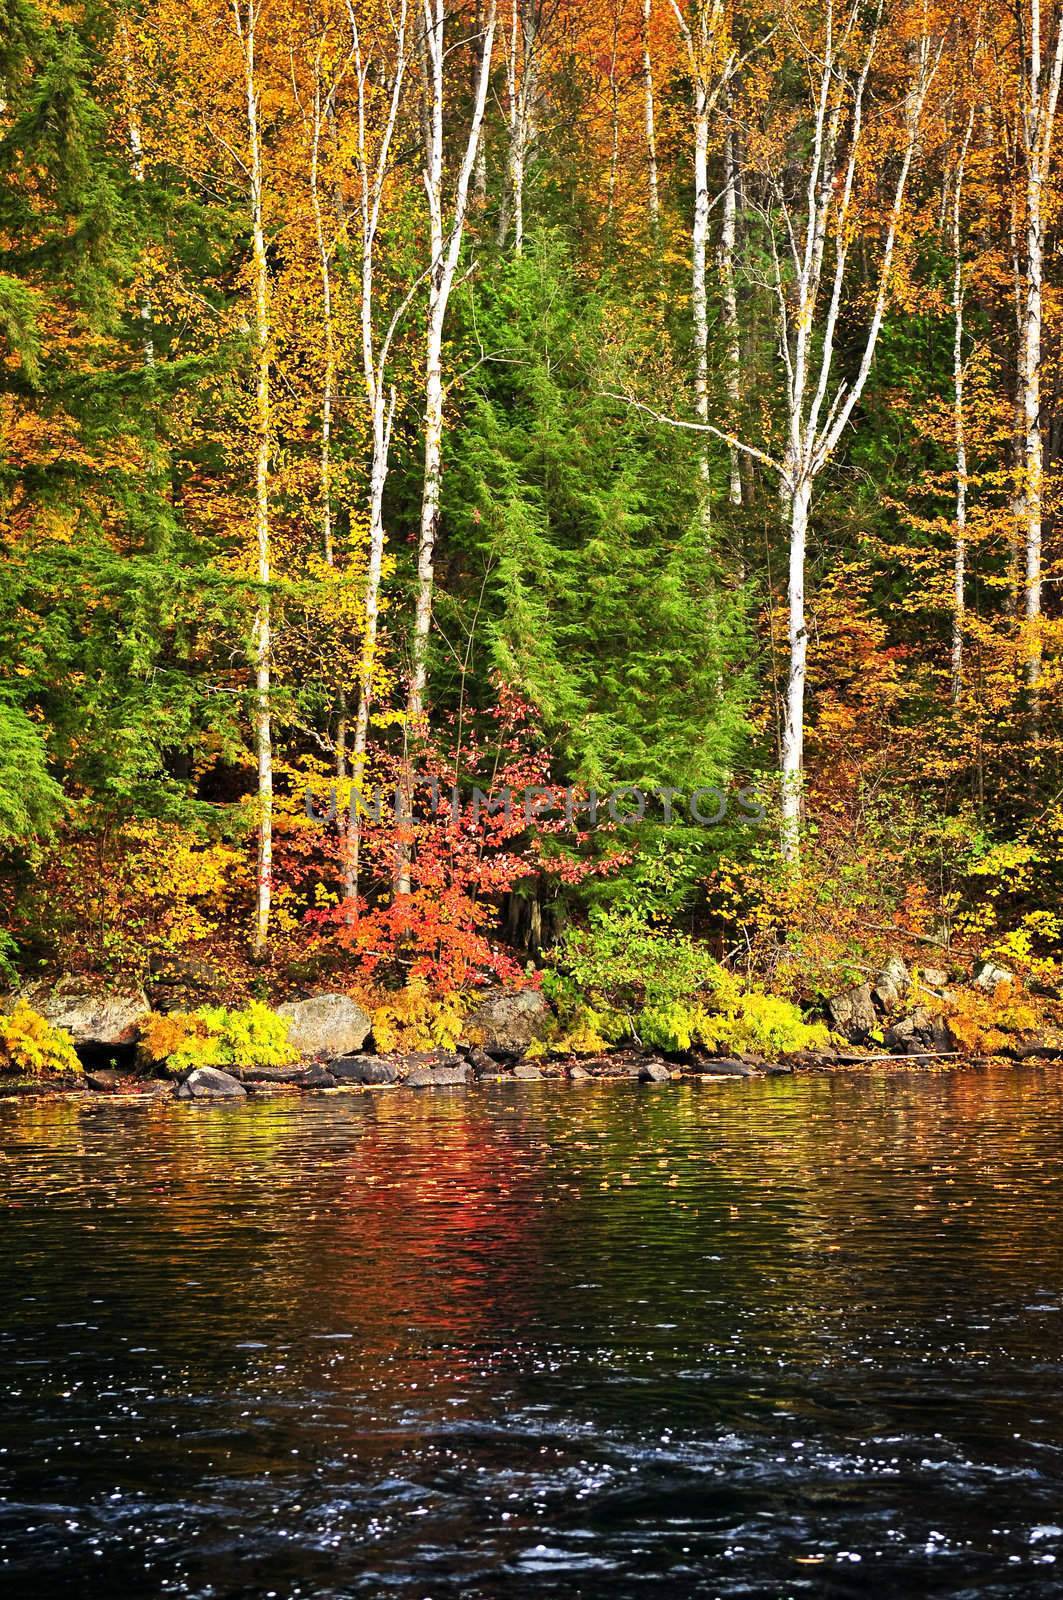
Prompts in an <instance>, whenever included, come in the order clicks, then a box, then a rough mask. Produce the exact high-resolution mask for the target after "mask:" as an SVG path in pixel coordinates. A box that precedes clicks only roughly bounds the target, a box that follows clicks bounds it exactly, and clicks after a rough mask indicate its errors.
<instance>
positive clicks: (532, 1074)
mask: <svg viewBox="0 0 1063 1600" xmlns="http://www.w3.org/2000/svg"><path fill="white" fill-rule="evenodd" d="M513 1077H514V1078H519V1079H520V1081H521V1082H522V1083H534V1082H535V1080H536V1079H537V1078H541V1077H542V1071H541V1069H540V1068H539V1067H537V1066H534V1065H533V1064H532V1062H530V1061H529V1062H527V1063H525V1062H523V1061H522V1062H518V1064H517V1065H516V1066H515V1067H514V1068H513Z"/></svg>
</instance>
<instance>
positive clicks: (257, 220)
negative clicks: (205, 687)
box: [233, 0, 273, 960]
mask: <svg viewBox="0 0 1063 1600" xmlns="http://www.w3.org/2000/svg"><path fill="white" fill-rule="evenodd" d="M240 7H241V0H233V15H234V18H235V24H236V33H237V36H238V38H239V40H240V43H241V46H242V49H243V66H244V88H245V91H246V100H247V145H248V184H249V198H250V205H251V293H252V304H253V317H252V328H253V333H254V361H255V412H254V462H255V500H254V537H255V557H256V577H257V580H258V599H257V602H256V613H255V621H254V628H253V632H252V659H253V665H254V673H255V698H254V706H255V710H254V733H255V756H256V763H257V768H258V863H257V870H256V875H255V922H254V937H253V942H252V951H253V954H254V956H255V958H256V959H258V960H261V959H262V958H263V957H264V956H265V954H266V948H267V943H268V940H269V916H270V901H271V898H272V892H273V738H272V721H271V712H270V691H271V682H270V671H271V615H270V594H269V585H270V526H269V469H270V320H269V311H270V308H269V273H268V267H267V263H266V238H265V231H264V225H263V205H262V201H263V187H262V149H261V143H260V139H259V127H258V90H257V87H256V82H255V29H256V25H257V22H258V14H259V8H258V5H257V3H256V0H248V4H247V10H246V16H244V15H242V14H241V9H240Z"/></svg>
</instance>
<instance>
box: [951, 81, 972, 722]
mask: <svg viewBox="0 0 1063 1600" xmlns="http://www.w3.org/2000/svg"><path fill="white" fill-rule="evenodd" d="M973 129H974V109H973V107H972V109H971V112H970V114H969V116H968V118H967V128H966V131H965V133H964V136H963V143H962V144H961V146H960V152H959V157H958V159H957V162H956V174H955V179H954V184H953V195H952V418H953V438H954V441H955V446H956V528H955V533H954V535H953V554H952V703H953V705H958V704H959V701H960V697H961V695H962V693H963V628H964V617H965V613H966V588H967V427H966V419H965V415H964V372H963V314H964V274H963V174H964V168H965V167H966V164H967V151H968V148H969V146H970V143H971V134H972V131H973Z"/></svg>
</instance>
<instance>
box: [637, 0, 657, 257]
mask: <svg viewBox="0 0 1063 1600" xmlns="http://www.w3.org/2000/svg"><path fill="white" fill-rule="evenodd" d="M652 7H653V0H642V92H643V100H644V105H645V115H646V176H647V183H648V185H649V204H650V228H651V229H652V231H653V232H654V233H656V232H657V229H658V228H659V227H660V222H661V202H660V194H659V191H658V185H657V131H656V119H655V116H654V106H653V58H652V56H651V55H650V17H651V15H652Z"/></svg>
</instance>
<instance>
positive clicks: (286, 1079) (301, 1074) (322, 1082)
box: [233, 1061, 336, 1089]
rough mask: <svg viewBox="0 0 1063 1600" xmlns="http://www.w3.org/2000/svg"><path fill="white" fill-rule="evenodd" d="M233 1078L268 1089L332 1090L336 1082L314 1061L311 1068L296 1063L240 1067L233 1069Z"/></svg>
mask: <svg viewBox="0 0 1063 1600" xmlns="http://www.w3.org/2000/svg"><path fill="white" fill-rule="evenodd" d="M233 1077H234V1078H238V1079H239V1080H240V1082H241V1083H249V1084H251V1085H252V1086H255V1085H258V1087H260V1088H268V1087H270V1085H280V1086H285V1087H287V1086H290V1087H291V1088H293V1089H332V1088H335V1085H336V1080H335V1078H334V1077H333V1076H332V1073H331V1072H329V1071H327V1070H326V1068H324V1067H323V1066H321V1065H320V1064H319V1063H318V1062H316V1061H312V1062H311V1063H310V1064H309V1066H307V1065H305V1064H302V1063H298V1062H297V1063H296V1064H295V1065H294V1066H290V1067H240V1068H234V1069H233Z"/></svg>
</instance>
